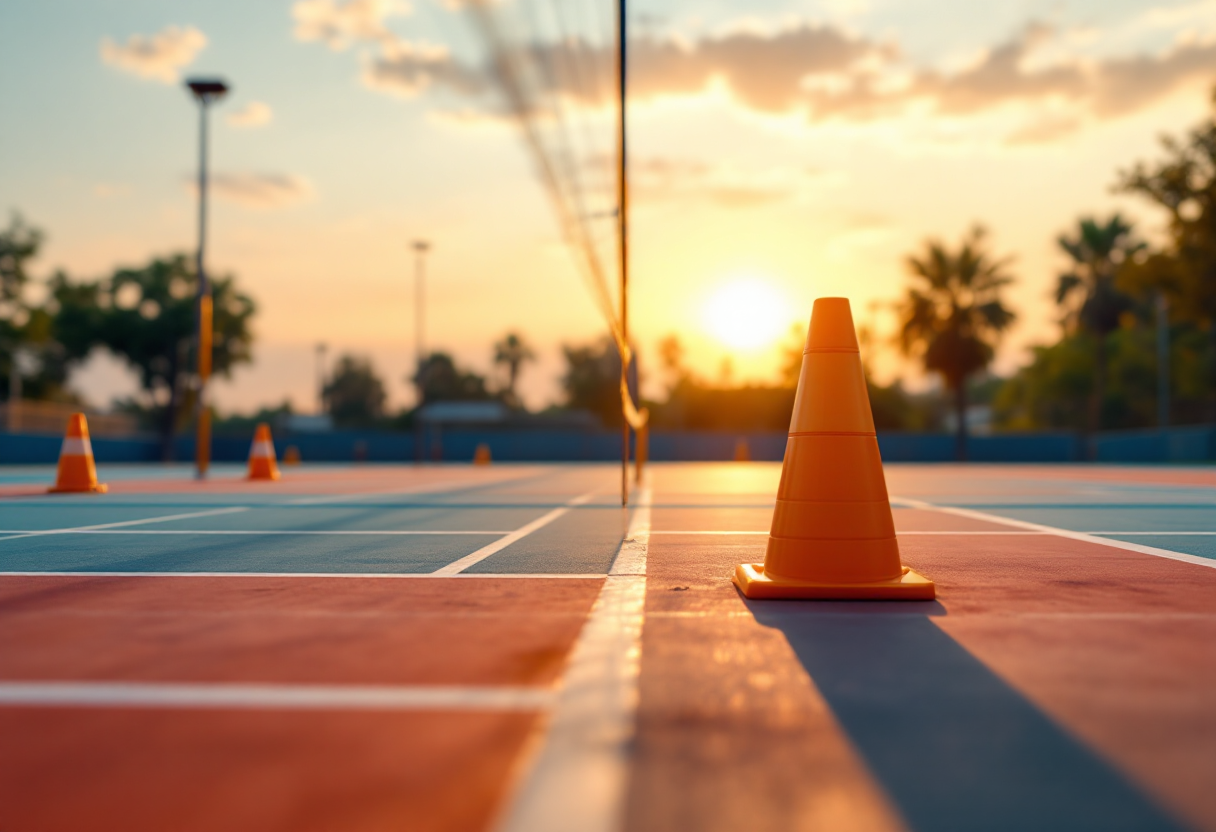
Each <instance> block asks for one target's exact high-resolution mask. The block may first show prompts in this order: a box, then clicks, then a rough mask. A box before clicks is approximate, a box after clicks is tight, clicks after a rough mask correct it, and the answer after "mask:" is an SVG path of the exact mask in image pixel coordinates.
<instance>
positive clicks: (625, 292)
mask: <svg viewBox="0 0 1216 832" xmlns="http://www.w3.org/2000/svg"><path fill="white" fill-rule="evenodd" d="M626 12H627V9H626V0H618V2H617V7H616V41H617V58H616V69H617V89H618V92H619V94H620V101H619V104H618V109H617V115H618V117H617V171H616V191H617V194H616V195H617V222H618V223H620V229H619V234H618V235H617V241H618V245H619V246H620V261H621V339H622V340H623V341H624V343H623V344H622V347H621V350H620V353H621V396H622V399H623V397H625V396H627V395H629V392H628V383H627V379H628V372H629V367H628V366H627V365H626V363H625V359H626V356H627V355H628V354H629V188H628V182H627V179H628V176H627V170H628V169H627V165H626V161H627V144H626V137H627V132H626V124H625V98H626V90H627V85H626V70H627V69H628V46H627V45H628V43H629V32H628V30H629V27H628V22H627V17H626ZM625 405H626V402H625V401H623V400H622V401H621V419H622V422H623V424H622V426H621V505H627V504H628V503H629V420H628V419H627V418H625V410H626V408H625Z"/></svg>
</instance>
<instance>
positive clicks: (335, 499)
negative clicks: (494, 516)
mask: <svg viewBox="0 0 1216 832" xmlns="http://www.w3.org/2000/svg"><path fill="white" fill-rule="evenodd" d="M534 476H535V474H521V475H519V476H514V477H503V478H502V479H500V480H494V481H492V482H485V481H484V480H482V479H481V478H480V477H478V476H470V477H469V479H467V480H460V481H458V482H447V483H440V484H437V485H435V486H434V487H431V488H428V487H427V485H426V483H420V484H417V485H411V486H408V487H406V488H391V489H385V490H383V491H364V492H360V493H358V494H325V495H321V496H312V497H301V498H300V499H298V500H287V501H286V502H285V503H283V505H289V506H316V505H325V504H327V503H348V502H353V501H357V500H362V499H364V498H370V497H394V496H401V495H406V494H446V493H448V492H451V491H460V490H461V489H463V488H489V487H491V486H499V485H506V484H507V483H512V482H518V481H519V480H526V479H531V478H532V477H534Z"/></svg>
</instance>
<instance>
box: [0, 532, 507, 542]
mask: <svg viewBox="0 0 1216 832" xmlns="http://www.w3.org/2000/svg"><path fill="white" fill-rule="evenodd" d="M0 534H11V535H14V536H16V535H35V534H42V532H39V531H36V530H30V531H18V530H9V531H0ZM55 534H161V535H172V534H177V535H182V534H185V535H207V534H210V535H216V534H218V535H225V534H234V535H242V534H248V535H259V534H269V535H276V534H316V535H344V534H345V535H361V534H363V535H366V534H371V535H377V534H378V535H454V534H457V535H492V536H499V535H504V534H511V532H507V531H477V532H459V531H457V532H453V531H430V530H426V529H396V530H391V531H378V530H366V529H334V530H332V531H327V530H317V529H312V530H309V531H296V530H292V529H281V530H280V529H194V530H191V529H59V530H57V531H56V532H55ZM4 539H6V538H0V540H4Z"/></svg>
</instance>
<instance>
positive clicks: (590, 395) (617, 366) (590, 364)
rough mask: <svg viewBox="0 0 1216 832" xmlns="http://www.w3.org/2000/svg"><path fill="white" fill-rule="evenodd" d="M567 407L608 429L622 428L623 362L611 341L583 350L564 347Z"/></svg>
mask: <svg viewBox="0 0 1216 832" xmlns="http://www.w3.org/2000/svg"><path fill="white" fill-rule="evenodd" d="M562 356H563V357H564V358H565V359H566V372H565V373H564V374H563V375H562V380H561V383H562V390H563V391H564V392H565V394H566V402H565V404H566V406H567V407H570V408H575V409H578V410H587V411H590V412H592V413H594V414H595V415H596V416H598V417H599V418H600V421H601V422H603V423H604V425H605V426H608V427H620V425H621V420H622V417H621V358H620V356H619V355H618V354H617V351H616V345H615V344H614V343H613V341H612V339H611V338H608V337H605V338H602V339H601V340H599V341H596V342H595V343H592V344H586V345H583V346H572V345H570V344H563V345H562Z"/></svg>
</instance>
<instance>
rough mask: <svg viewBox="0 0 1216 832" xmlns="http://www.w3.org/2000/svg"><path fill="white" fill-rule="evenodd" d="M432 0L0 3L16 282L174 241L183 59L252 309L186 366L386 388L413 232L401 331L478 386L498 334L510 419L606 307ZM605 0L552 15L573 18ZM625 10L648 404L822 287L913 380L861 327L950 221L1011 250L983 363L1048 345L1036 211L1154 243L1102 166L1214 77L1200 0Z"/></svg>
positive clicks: (268, 380) (0, 101)
mask: <svg viewBox="0 0 1216 832" xmlns="http://www.w3.org/2000/svg"><path fill="white" fill-rule="evenodd" d="M528 1H529V2H532V0H528ZM521 2H523V0H503V2H502V4H500V12H499V14H500V15H501V16H502V20H503V21H504V22H506V23H508V24H510V26H509V27H508V28H509V31H510V32H513V33H523V34H524V35H526V34H527V33H528V32H533V31H535V32H540V33H541V34H542V36H543V35H544V33H546V32H548V31H549V30H548V29H546V28H545V27H536V26H532V24H531V23H530V22H529V21H531V20H532V18H529V17H527V16H526V15H524V14H523V13H522V12H521V10H520V6H519V4H520V3H521ZM458 5H459V4H458V3H453V2H450V0H409V2H406V0H348V2H342V1H341V0H281V1H280V0H263V1H262V2H258V3H249V2H237V0H207V2H152V0H6V2H5V3H3V4H2V5H0V105H2V107H3V112H4V113H5V116H4V118H3V119H2V120H0V211H2V212H4V213H6V214H7V213H8V212H10V211H19V212H21V214H22V215H23V216H24V217H25V218H26V219H27V221H29V222H31V223H33V224H35V225H37V226H39V227H41V228H43V229H45V231H46V232H47V235H48V243H47V245H46V247H45V251H44V254H43V256H42V257H41V258H40V260H39V261H38V262H37V263H36V264H35V265H34V270H35V272H36V273H37V274H39V275H47V274H49V273H50V272H51V271H52V270H53V269H56V268H62V269H65V270H66V271H67V272H68V273H69V274H70V275H72V276H74V277H78V278H81V279H85V278H90V279H91V278H96V277H101V276H104V275H107V274H108V273H110V272H111V271H113V270H114V269H115V268H117V267H120V266H133V265H139V264H141V263H145V262H147V261H148V260H149V259H150V258H151V257H152V256H154V255H160V254H165V253H168V252H173V251H179V250H180V251H191V250H193V248H194V246H195V233H196V231H195V223H196V215H195V195H194V193H193V191H192V190H191V184H190V183H191V178H192V177H193V175H194V173H195V169H196V168H195V165H196V161H195V160H196V154H197V130H198V121H197V119H198V116H197V110H196V107H195V105H194V104H193V103H192V102H191V100H190V98H189V96H188V94H187V93H186V92H185V91H184V90H183V88H182V79H183V78H184V77H186V76H189V75H220V76H222V77H224V78H226V79H227V80H228V81H229V82H230V83H231V85H232V87H233V92H232V94H231V95H230V96H228V97H227V98H226V99H225V100H223V101H222V102H221V103H219V104H217V105H216V106H215V108H214V110H213V123H212V127H211V136H212V140H211V143H212V156H211V159H212V162H211V164H212V170H213V173H214V180H213V190H214V195H215V199H214V202H213V206H212V213H211V218H210V227H211V232H210V238H209V247H208V257H209V263H210V269H211V271H213V272H222V273H232V274H235V275H237V277H238V282H239V284H240V286H241V287H242V288H243V289H244V290H245V291H246V292H248V293H249V294H251V295H252V296H253V297H254V298H255V299H256V301H257V302H258V307H259V312H258V315H257V318H256V323H255V333H256V338H257V341H256V346H255V349H254V357H255V361H254V363H253V364H252V365H250V366H245V367H241V368H239V369H237V370H236V371H235V372H234V373H233V376H232V378H230V379H225V380H220V381H219V382H218V383H217V384H216V386H215V394H214V395H215V400H216V402H217V404H218V406H219V407H220V409H221V410H223V411H227V412H231V411H250V410H252V409H255V408H257V407H258V406H261V405H274V404H278V403H279V402H282V401H284V400H290V401H291V402H292V403H293V405H294V406H295V408H296V409H297V410H299V411H309V410H311V409H314V408H315V407H316V374H317V365H316V355H317V353H316V345H317V344H318V343H325V344H326V345H327V346H328V351H327V355H328V357H329V359H330V360H332V359H334V358H335V357H336V356H338V355H340V354H344V353H353V354H357V355H366V356H369V357H371V358H372V360H373V362H374V363H375V366H376V368H377V369H378V371H379V372H380V374H381V375H382V376H383V377H384V379H385V381H386V384H387V388H388V392H389V397H390V405H391V406H392V407H394V408H396V407H400V406H404V405H406V404H408V403H409V402H410V400H411V391H410V388H409V385H408V384H407V383H406V380H405V377H406V375H407V371H408V368H409V366H410V365H411V362H412V351H413V346H412V345H413V337H414V336H413V330H412V321H413V315H414V307H413V289H412V280H413V274H414V259H413V255H412V253H411V251H410V243H411V241H413V240H416V239H426V240H429V241H430V242H431V243H432V245H433V249H432V251H431V252H430V254H429V255H428V258H427V266H426V268H427V302H426V311H427V320H428V323H427V346H428V348H429V349H443V350H445V351H448V352H450V353H452V354H453V355H455V356H456V358H457V360H458V361H459V362H461V363H463V364H466V365H469V366H471V367H472V368H474V369H476V370H477V371H479V372H482V373H486V374H492V373H494V372H495V369H494V367H493V365H492V362H491V355H492V343H493V342H494V340H495V339H497V338H499V337H501V336H502V335H503V334H505V333H506V332H508V331H511V330H516V331H519V332H522V333H524V334H525V336H526V337H527V339H528V340H529V341H530V342H531V343H532V344H533V346H534V348H535V351H536V353H537V354H538V358H539V360H538V361H537V362H536V363H535V364H532V365H529V366H528V367H526V368H525V370H524V372H523V376H522V379H521V388H522V393H523V395H524V399H525V401H526V402H527V404H529V405H530V406H532V407H543V406H545V405H546V404H548V403H550V402H553V401H555V400H556V399H557V398H558V397H559V386H558V378H559V376H560V373H561V369H562V360H561V353H560V348H561V345H562V344H583V343H587V342H589V341H592V340H595V339H598V338H600V337H602V336H603V335H604V334H605V333H606V325H605V323H604V319H603V318H602V317H601V315H600V313H599V312H598V311H597V307H596V305H595V303H594V302H593V300H592V297H591V294H590V293H589V292H588V291H587V285H586V281H585V280H584V278H583V276H582V273H581V272H580V271H579V269H578V267H577V265H576V260H575V258H574V256H572V252H571V251H570V249H569V247H568V246H566V245H565V243H564V242H563V237H562V233H561V226H560V225H559V223H558V221H557V219H556V215H555V212H554V210H553V205H552V203H551V202H550V200H549V199H548V197H547V194H546V190H545V189H544V187H542V184H541V180H540V178H539V177H538V175H537V168H536V166H535V165H534V164H533V159H532V158H531V157H530V156H529V154H528V152H527V150H526V148H525V145H524V143H523V141H522V140H521V135H520V132H519V130H518V129H517V125H516V124H515V123H514V122H513V121H512V120H511V119H510V118H507V117H506V116H505V115H504V107H503V104H502V101H501V99H500V98H499V97H498V96H497V92H498V90H496V89H494V88H493V87H491V86H488V85H487V84H486V83H485V80H484V78H485V76H484V75H483V74H482V73H480V72H479V71H478V68H479V67H480V66H482V65H483V61H484V56H485V53H484V50H483V41H482V40H480V39H479V38H478V37H477V34H476V29H475V27H473V26H472V25H471V20H470V17H469V15H468V12H467V11H462V10H460V9H459V8H458ZM536 5H537V6H538V7H544V6H545V5H546V4H545V3H544V2H542V0H536ZM611 5H612V4H611V3H608V2H602V0H601V1H600V2H593V0H568V3H567V5H566V6H563V8H566V9H576V8H577V9H581V10H582V12H583V13H586V14H587V15H589V17H586V18H582V19H584V20H587V21H590V23H588V24H587V25H588V27H589V28H588V29H587V31H588V32H591V31H595V32H599V33H600V34H601V35H602V36H603V35H604V34H605V33H606V32H608V31H609V29H606V28H605V27H604V26H603V25H598V26H597V21H598V22H599V23H600V24H602V23H603V21H605V20H610V18H609V17H607V15H608V14H609V11H608V10H610V9H611ZM629 14H630V17H629V21H630V31H631V37H630V49H631V62H630V93H631V99H630V101H631V103H630V110H629V122H630V126H629V129H630V134H629V135H630V159H631V166H630V183H631V193H632V195H633V208H632V213H631V260H630V262H631V268H632V286H633V291H632V296H631V301H630V310H631V311H630V317H631V328H632V332H633V335H634V338H635V339H636V341H637V344H638V347H639V352H640V356H641V357H640V360H641V363H642V370H643V376H644V378H645V379H646V380H647V385H648V390H649V391H650V392H651V393H657V392H658V391H659V390H660V389H661V383H662V380H663V379H662V374H661V371H660V369H659V367H658V357H657V348H656V346H657V343H658V341H659V340H660V339H662V338H663V337H665V336H668V335H672V334H675V335H677V336H678V337H679V338H680V339H681V341H682V343H683V344H684V346H685V349H686V355H687V360H688V363H689V364H690V365H691V366H692V368H693V369H694V370H695V371H697V372H698V373H699V374H701V375H703V376H704V377H706V378H710V379H719V378H722V377H723V373H724V372H725V371H724V368H723V364H724V361H725V360H729V365H730V368H729V376H728V377H729V379H730V380H731V381H733V382H736V383H739V382H746V381H770V380H773V379H775V377H776V373H777V368H778V365H779V356H780V351H781V347H782V345H783V344H786V343H788V342H789V338H790V337H791V336H790V331H791V328H793V327H801V328H805V325H806V321H807V319H808V317H809V313H810V308H811V304H812V303H813V301H814V298H816V297H819V296H824V295H845V296H847V297H849V298H850V299H851V300H852V304H853V310H854V315H855V317H856V318H857V319H858V322H859V323H864V324H865V325H867V326H868V327H870V328H871V329H872V330H873V331H874V332H875V334H876V338H875V339H874V341H873V346H872V349H871V354H870V355H869V356H868V358H869V360H870V363H871V364H872V366H873V367H874V369H875V371H876V374H877V375H878V376H879V378H880V379H881V380H890V379H892V378H896V377H900V378H904V379H905V380H907V381H908V383H910V384H912V385H913V386H916V385H918V384H921V383H923V380H922V379H920V378H919V377H918V375H917V372H916V370H915V368H914V367H912V366H910V365H909V364H907V362H904V361H903V360H901V359H900V358H899V357H898V355H897V354H896V353H895V352H894V351H893V350H892V349H891V348H890V347H889V346H886V344H885V341H884V339H886V338H888V337H889V335H890V332H891V330H892V326H893V321H894V318H893V313H892V312H891V307H890V304H891V302H892V301H894V300H896V299H897V298H898V297H899V294H900V292H901V291H902V289H903V287H904V286H905V284H906V273H905V267H904V265H903V261H904V257H905V256H906V255H908V254H909V253H912V252H915V251H916V250H917V249H918V247H919V246H921V245H922V244H923V241H924V240H925V239H926V238H929V237H932V238H939V239H943V240H945V241H947V242H951V243H954V242H957V241H958V240H959V239H960V238H961V237H962V235H963V234H964V233H965V232H966V231H967V230H968V229H969V228H970V227H971V226H972V225H973V224H975V223H977V222H978V223H982V224H983V225H985V226H986V227H987V228H988V229H989V231H990V241H991V244H992V246H993V248H994V251H995V252H996V253H997V254H1011V255H1014V256H1015V257H1016V260H1015V263H1014V266H1013V272H1014V274H1015V275H1016V277H1017V282H1016V283H1015V284H1014V286H1013V287H1012V288H1011V289H1010V293H1009V298H1008V300H1009V302H1010V305H1012V306H1013V307H1014V308H1015V310H1016V311H1017V312H1018V316H1019V317H1018V322H1017V324H1016V326H1015V327H1014V329H1013V330H1012V331H1011V332H1010V333H1009V335H1008V337H1007V338H1006V339H1005V341H1004V342H1003V344H1002V346H1001V349H1000V351H999V354H998V360H997V363H996V369H997V370H998V371H1002V372H1009V371H1011V370H1013V369H1014V368H1016V367H1017V366H1018V365H1019V364H1020V363H1022V362H1024V361H1025V359H1026V354H1027V349H1028V346H1029V345H1032V344H1034V343H1040V342H1043V341H1045V340H1048V339H1051V338H1052V337H1054V336H1055V334H1056V331H1057V328H1056V326H1057V325H1056V318H1057V315H1056V312H1055V309H1054V307H1053V305H1052V302H1051V299H1050V292H1051V287H1052V285H1053V283H1054V280H1055V276H1056V275H1057V274H1058V273H1059V272H1060V270H1061V269H1062V267H1063V266H1064V261H1063V260H1062V256H1061V254H1060V253H1059V250H1058V247H1057V246H1056V244H1055V239H1056V237H1057V236H1058V235H1059V234H1060V233H1061V232H1064V231H1067V230H1068V229H1069V227H1070V226H1071V225H1074V224H1075V223H1076V220H1077V219H1078V217H1081V216H1086V215H1097V216H1100V217H1105V216H1107V215H1109V214H1110V213H1111V212H1114V211H1120V212H1122V213H1123V214H1124V215H1125V216H1127V217H1130V218H1133V219H1135V220H1136V222H1137V226H1138V228H1139V230H1140V233H1141V234H1142V235H1143V236H1145V237H1146V238H1148V239H1150V240H1151V239H1154V238H1156V237H1157V236H1158V235H1159V234H1160V232H1161V223H1162V217H1161V216H1160V215H1159V214H1157V213H1156V212H1155V211H1154V210H1153V209H1152V208H1151V207H1150V206H1147V205H1145V204H1143V203H1142V202H1140V201H1138V200H1136V199H1134V198H1131V197H1128V196H1125V195H1120V194H1116V193H1113V192H1112V186H1113V185H1114V183H1115V181H1116V179H1117V173H1118V171H1119V170H1120V169H1124V168H1127V167H1129V166H1131V165H1132V164H1133V163H1134V162H1136V161H1137V160H1140V159H1151V158H1154V157H1155V156H1157V155H1159V152H1160V151H1159V144H1158V141H1159V136H1160V135H1161V134H1163V133H1172V134H1178V133H1181V132H1183V131H1184V130H1185V129H1187V128H1188V127H1189V126H1191V125H1193V124H1195V123H1196V122H1198V121H1199V120H1201V119H1202V118H1204V117H1205V116H1206V115H1207V114H1208V113H1209V112H1210V109H1209V89H1210V87H1211V86H1212V84H1213V83H1214V82H1216V0H1177V1H1176V2H1160V1H1159V2H1134V1H1133V0H1084V2H1082V1H1081V0H1042V2H1040V1H1039V0H1011V2H1004V3H999V4H981V3H975V2H973V0H970V1H968V2H963V0H918V2H915V3H913V2H895V0H821V1H818V2H815V1H813V0H750V2H747V3H743V2H738V0H735V1H734V2H730V1H729V0H712V1H711V2H706V0H698V2H695V3H694V2H691V1H690V0H634V2H632V3H631V5H630V13H629ZM597 15H599V16H600V17H598V18H597V17H596V16H597ZM530 27H532V28H530ZM609 28H610V27H609ZM587 54H600V55H601V57H602V58H603V59H604V62H605V63H604V65H605V66H606V65H607V64H606V61H607V56H606V53H598V52H595V50H594V45H593V47H591V48H589V49H588V50H587ZM572 77H573V76H572V75H570V74H567V75H566V76H564V77H562V78H558V79H556V80H554V81H553V82H552V84H551V85H550V90H551V92H550V95H549V97H550V98H551V99H554V96H557V95H559V94H561V95H562V98H561V100H562V101H563V102H565V103H566V104H567V105H568V107H569V112H571V113H573V114H574V115H573V116H571V119H572V123H574V124H575V125H576V126H577V127H578V129H579V130H582V131H584V132H583V134H584V135H587V136H589V137H590V138H589V139H588V140H587V142H586V144H585V146H583V145H580V147H582V148H583V149H584V150H586V149H588V148H591V147H594V146H598V145H600V144H602V145H603V146H604V147H605V148H610V147H611V135H612V134H611V119H610V118H606V117H605V116H606V113H607V111H606V110H604V109H603V101H601V100H598V99H596V98H595V96H588V95H587V94H586V88H585V87H579V86H578V85H576V84H573V83H572V82H571V78H572ZM554 100H556V99H554ZM549 127H550V128H553V129H556V128H554V126H553V125H552V124H551V125H549ZM605 158H606V156H605ZM595 163H596V158H593V157H592V155H583V156H580V159H579V162H578V164H579V165H586V166H587V167H588V169H589V170H590V168H592V167H594V166H595ZM580 169H581V168H580ZM582 181H584V182H585V184H584V185H583V186H582V187H583V189H584V190H587V191H591V190H593V189H595V188H596V187H597V186H596V183H597V182H599V181H601V180H598V179H593V178H591V177H590V175H588V177H587V178H585V179H584V180H582ZM600 190H601V193H599V194H598V195H592V196H593V197H594V196H598V197H602V198H610V195H609V194H608V192H607V191H606V190H605V189H603V188H601V189H600ZM732 310H735V311H737V315H735V316H734V317H732V314H731V312H732ZM71 384H72V386H73V388H74V389H76V390H78V391H79V392H81V393H82V394H83V395H84V396H85V397H86V398H87V399H88V400H89V401H90V402H92V403H93V404H94V405H97V406H103V407H104V406H105V405H106V404H107V403H108V402H109V401H110V400H111V399H112V398H114V397H116V396H122V395H127V394H129V393H130V392H132V391H133V390H134V389H135V381H134V378H133V376H131V374H130V373H129V372H128V371H127V370H125V368H124V367H123V366H122V364H121V363H120V362H119V361H117V360H116V359H114V358H112V357H109V356H106V355H95V356H94V357H93V358H92V359H91V360H90V361H89V362H88V363H87V364H85V365H84V366H82V367H81V368H79V369H78V370H77V371H76V372H75V373H74V374H73V377H72V380H71Z"/></svg>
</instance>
